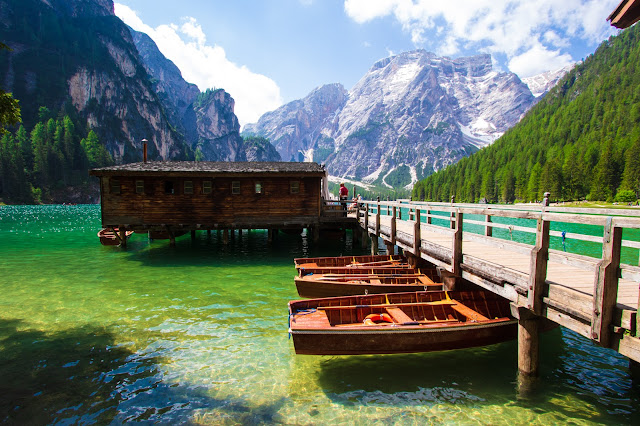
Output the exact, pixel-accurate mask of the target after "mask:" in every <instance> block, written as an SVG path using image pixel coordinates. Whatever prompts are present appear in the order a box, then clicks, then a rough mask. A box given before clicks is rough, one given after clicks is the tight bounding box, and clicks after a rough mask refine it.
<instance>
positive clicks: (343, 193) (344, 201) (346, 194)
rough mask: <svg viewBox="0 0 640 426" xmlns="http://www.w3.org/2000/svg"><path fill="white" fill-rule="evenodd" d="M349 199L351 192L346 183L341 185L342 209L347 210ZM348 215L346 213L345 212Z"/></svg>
mask: <svg viewBox="0 0 640 426" xmlns="http://www.w3.org/2000/svg"><path fill="white" fill-rule="evenodd" d="M348 198H349V190H348V189H347V187H346V186H344V183H341V184H340V202H341V203H342V209H343V210H347V199H348ZM345 214H346V212H345Z"/></svg>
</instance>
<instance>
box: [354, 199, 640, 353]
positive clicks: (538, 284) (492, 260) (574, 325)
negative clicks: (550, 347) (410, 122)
mask: <svg viewBox="0 0 640 426" xmlns="http://www.w3.org/2000/svg"><path fill="white" fill-rule="evenodd" d="M357 217H358V220H359V222H360V224H361V226H362V227H363V228H364V229H366V230H367V232H368V233H370V234H372V235H375V236H379V237H381V238H382V239H383V241H384V242H385V244H391V245H397V246H399V247H401V248H402V249H403V250H404V251H405V253H407V254H409V255H415V256H417V257H421V258H423V259H426V260H428V261H430V262H432V263H434V264H435V265H437V266H439V267H441V268H442V269H443V270H446V271H448V273H451V274H453V275H454V276H458V277H462V278H464V279H467V280H469V281H471V282H474V283H476V284H478V285H480V286H483V287H484V288H487V289H488V290H491V291H493V292H495V293H498V294H501V295H502V296H504V297H506V298H508V299H509V300H511V301H512V302H513V306H515V307H517V308H523V309H527V310H529V311H531V312H533V313H535V314H536V315H541V316H545V317H547V318H549V319H551V320H553V321H555V322H557V323H559V324H561V325H563V326H566V327H568V328H570V329H572V330H574V331H576V332H578V333H580V334H582V335H583V336H585V337H587V338H589V339H592V340H594V341H596V342H598V343H600V344H601V345H603V346H606V347H612V348H615V349H618V350H620V352H621V353H624V354H625V355H627V356H629V357H631V358H632V359H636V360H640V345H638V344H637V343H638V339H636V338H634V339H633V341H631V340H630V339H626V340H625V336H627V337H634V336H636V333H639V331H638V329H639V324H638V315H636V312H637V308H638V299H639V291H638V283H640V266H639V265H638V261H639V257H640V256H639V253H638V250H639V249H640V209H637V210H634V209H621V210H617V209H588V210H586V209H575V208H564V207H541V206H540V205H537V206H536V205H522V206H520V205H515V206H494V205H477V204H455V203H425V202H410V201H407V200H400V201H393V202H384V201H363V202H361V203H360V204H359V205H358V215H357ZM631 352H633V354H634V356H630V355H629V354H630V353H631Z"/></svg>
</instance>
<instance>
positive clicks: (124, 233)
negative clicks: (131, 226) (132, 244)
mask: <svg viewBox="0 0 640 426" xmlns="http://www.w3.org/2000/svg"><path fill="white" fill-rule="evenodd" d="M119 231H120V235H119V237H118V239H119V240H120V245H121V246H122V247H125V248H126V247H127V229H126V227H125V226H124V225H120V227H119Z"/></svg>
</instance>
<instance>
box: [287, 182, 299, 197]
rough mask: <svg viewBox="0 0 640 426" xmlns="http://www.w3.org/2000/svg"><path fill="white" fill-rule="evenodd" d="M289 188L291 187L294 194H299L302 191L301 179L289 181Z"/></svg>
mask: <svg viewBox="0 0 640 426" xmlns="http://www.w3.org/2000/svg"><path fill="white" fill-rule="evenodd" d="M289 189H290V192H291V193H292V194H299V193H300V181H298V180H292V181H291V182H289Z"/></svg>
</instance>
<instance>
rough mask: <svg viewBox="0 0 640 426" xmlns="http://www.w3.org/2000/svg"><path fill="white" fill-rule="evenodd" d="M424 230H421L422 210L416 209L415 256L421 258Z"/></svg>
mask: <svg viewBox="0 0 640 426" xmlns="http://www.w3.org/2000/svg"><path fill="white" fill-rule="evenodd" d="M421 234H422V229H421V228H420V209H416V213H415V222H414V223H413V254H414V255H415V256H416V257H417V258H420V257H421V256H422V255H421V254H420V247H421V246H422V235H421Z"/></svg>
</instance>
